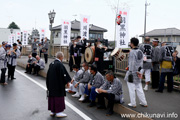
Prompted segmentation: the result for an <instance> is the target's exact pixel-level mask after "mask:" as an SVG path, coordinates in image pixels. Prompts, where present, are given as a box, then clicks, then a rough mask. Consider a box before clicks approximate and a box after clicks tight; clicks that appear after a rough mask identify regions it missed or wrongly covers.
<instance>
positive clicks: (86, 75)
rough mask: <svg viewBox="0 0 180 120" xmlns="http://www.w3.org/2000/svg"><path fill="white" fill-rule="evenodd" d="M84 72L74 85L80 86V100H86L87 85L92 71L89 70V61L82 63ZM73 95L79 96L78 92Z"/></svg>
mask: <svg viewBox="0 0 180 120" xmlns="http://www.w3.org/2000/svg"><path fill="white" fill-rule="evenodd" d="M82 66H83V67H82V69H83V73H82V74H81V75H80V78H79V81H78V82H77V83H76V84H75V85H74V87H75V88H78V87H79V89H78V91H79V95H81V98H80V99H79V101H80V102H82V101H84V99H85V94H84V91H85V86H86V85H87V84H88V82H89V79H90V73H89V72H88V69H89V65H88V63H86V62H84V63H83V65H82ZM72 97H79V96H78V95H77V94H75V95H72Z"/></svg>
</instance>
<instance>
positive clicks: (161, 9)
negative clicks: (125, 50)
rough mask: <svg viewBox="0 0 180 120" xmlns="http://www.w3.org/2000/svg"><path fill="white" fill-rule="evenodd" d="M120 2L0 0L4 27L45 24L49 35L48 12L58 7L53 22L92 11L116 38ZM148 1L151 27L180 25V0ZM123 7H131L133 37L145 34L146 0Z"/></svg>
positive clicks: (130, 0)
mask: <svg viewBox="0 0 180 120" xmlns="http://www.w3.org/2000/svg"><path fill="white" fill-rule="evenodd" d="M117 3H118V0H0V16H1V17H0V28H7V27H8V25H9V23H10V22H12V21H14V22H15V23H16V24H17V25H18V26H19V27H20V28H21V30H32V28H35V27H36V28H37V29H39V28H45V29H46V31H47V34H46V36H48V37H49V33H50V32H49V18H48V13H49V11H50V10H53V9H54V10H55V12H56V16H55V23H54V24H53V26H56V25H59V24H61V20H62V19H68V20H74V19H75V18H76V19H77V20H80V14H83V15H90V23H91V24H94V25H97V26H100V27H103V28H105V29H107V30H108V32H107V33H105V36H104V37H105V38H107V39H109V40H114V30H115V28H114V19H115V7H116V6H117ZM148 3H150V5H149V6H148V9H147V10H148V15H147V31H150V30H153V29H161V28H169V27H176V28H178V29H180V24H179V22H180V14H179V12H180V7H179V5H180V0H148ZM119 7H121V8H122V7H124V8H129V9H130V11H129V12H130V14H129V37H134V36H137V35H141V34H143V32H144V13H145V12H144V11H145V0H119ZM73 15H77V16H73ZM35 21H36V22H35ZM35 23H36V26H35Z"/></svg>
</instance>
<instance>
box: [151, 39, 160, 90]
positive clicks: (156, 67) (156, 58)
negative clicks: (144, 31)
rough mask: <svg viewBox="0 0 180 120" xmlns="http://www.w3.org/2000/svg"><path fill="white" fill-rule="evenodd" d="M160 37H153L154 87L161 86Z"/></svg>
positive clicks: (152, 78)
mask: <svg viewBox="0 0 180 120" xmlns="http://www.w3.org/2000/svg"><path fill="white" fill-rule="evenodd" d="M158 44H159V40H158V38H154V39H153V47H154V48H153V49H154V50H153V57H152V72H151V80H152V88H158V86H159V78H160V77H159V76H160V73H159V70H160V69H159V68H160V64H159V56H160V46H159V45H158Z"/></svg>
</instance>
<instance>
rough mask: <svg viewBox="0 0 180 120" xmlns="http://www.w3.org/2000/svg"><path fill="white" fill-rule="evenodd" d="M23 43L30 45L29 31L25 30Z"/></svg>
mask: <svg viewBox="0 0 180 120" xmlns="http://www.w3.org/2000/svg"><path fill="white" fill-rule="evenodd" d="M22 45H28V31H26V30H24V31H23V37H22Z"/></svg>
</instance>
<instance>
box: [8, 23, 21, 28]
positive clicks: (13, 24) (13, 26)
mask: <svg viewBox="0 0 180 120" xmlns="http://www.w3.org/2000/svg"><path fill="white" fill-rule="evenodd" d="M11 28H13V29H20V28H19V26H18V25H16V23H15V22H12V23H11V24H9V27H8V29H11Z"/></svg>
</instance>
